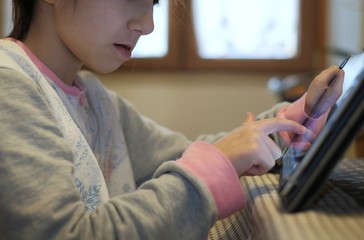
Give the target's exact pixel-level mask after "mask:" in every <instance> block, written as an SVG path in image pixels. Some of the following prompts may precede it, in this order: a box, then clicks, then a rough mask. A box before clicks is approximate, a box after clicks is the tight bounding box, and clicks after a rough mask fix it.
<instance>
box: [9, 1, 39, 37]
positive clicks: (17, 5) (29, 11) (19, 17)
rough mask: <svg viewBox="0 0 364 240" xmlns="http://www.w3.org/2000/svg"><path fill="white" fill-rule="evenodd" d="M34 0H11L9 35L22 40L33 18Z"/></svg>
mask: <svg viewBox="0 0 364 240" xmlns="http://www.w3.org/2000/svg"><path fill="white" fill-rule="evenodd" d="M35 3H36V0H13V25H14V27H13V30H12V31H11V33H10V35H9V37H12V38H15V39H18V40H24V38H25V37H26V35H27V34H28V31H29V27H30V24H31V22H32V20H33V15H34V8H35Z"/></svg>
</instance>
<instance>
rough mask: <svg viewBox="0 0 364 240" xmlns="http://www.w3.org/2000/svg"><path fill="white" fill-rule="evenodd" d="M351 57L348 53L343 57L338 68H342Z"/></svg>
mask: <svg viewBox="0 0 364 240" xmlns="http://www.w3.org/2000/svg"><path fill="white" fill-rule="evenodd" d="M350 58H351V55H350V54H349V55H348V56H347V57H346V58H345V59H344V61H343V62H342V63H341V65H340V67H339V68H340V69H343V68H344V67H345V65H346V64H347V63H348V61H349V59H350Z"/></svg>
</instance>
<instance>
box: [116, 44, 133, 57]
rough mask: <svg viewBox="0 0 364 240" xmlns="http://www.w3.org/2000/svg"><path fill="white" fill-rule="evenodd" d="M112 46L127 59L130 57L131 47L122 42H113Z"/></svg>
mask: <svg viewBox="0 0 364 240" xmlns="http://www.w3.org/2000/svg"><path fill="white" fill-rule="evenodd" d="M114 46H115V48H116V49H117V50H118V52H119V53H121V55H123V57H125V58H127V59H129V58H131V52H132V48H131V47H129V46H127V45H124V44H114Z"/></svg>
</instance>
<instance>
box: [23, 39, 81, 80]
mask: <svg viewBox="0 0 364 240" xmlns="http://www.w3.org/2000/svg"><path fill="white" fill-rule="evenodd" d="M23 43H24V44H25V45H26V46H27V47H28V48H29V49H30V51H31V52H32V53H33V54H34V55H35V56H36V57H37V58H38V59H39V60H40V61H41V62H43V63H44V64H45V65H46V66H47V67H48V68H49V69H50V70H51V71H53V72H54V73H55V74H56V75H57V77H58V78H59V79H60V80H61V81H62V82H64V83H65V84H67V85H73V83H74V81H75V78H76V75H77V72H78V71H79V70H80V69H81V66H82V65H81V63H80V62H78V61H76V60H73V59H74V58H73V56H69V54H68V53H67V51H60V50H59V47H58V48H57V47H55V46H52V44H51V43H50V41H43V42H42V41H32V40H31V38H27V39H25V40H24V41H23Z"/></svg>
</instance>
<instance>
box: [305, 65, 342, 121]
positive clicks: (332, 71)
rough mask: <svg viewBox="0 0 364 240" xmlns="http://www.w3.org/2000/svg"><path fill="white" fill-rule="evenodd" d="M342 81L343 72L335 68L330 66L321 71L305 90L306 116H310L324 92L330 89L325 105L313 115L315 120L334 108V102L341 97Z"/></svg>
mask: <svg viewBox="0 0 364 240" xmlns="http://www.w3.org/2000/svg"><path fill="white" fill-rule="evenodd" d="M343 79H344V71H342V70H341V69H339V68H338V67H337V66H331V67H329V68H327V69H326V70H324V71H322V72H321V73H320V74H319V75H317V76H316V77H315V78H314V80H313V81H312V82H311V84H310V86H309V88H308V90H307V95H306V102H305V113H306V115H307V116H311V114H312V110H313V108H314V106H315V104H316V103H317V101H318V100H319V99H320V97H321V96H322V95H323V94H324V92H325V91H326V90H328V89H330V90H329V92H328V93H329V94H328V96H329V97H328V99H327V101H326V102H325V104H324V105H323V106H322V108H321V109H320V111H319V112H318V113H317V114H315V118H318V117H319V116H321V115H322V114H323V113H325V112H327V111H328V110H329V109H330V108H331V107H332V106H334V105H335V103H336V101H337V100H338V99H339V97H340V96H341V93H342V87H343ZM331 82H332V88H329V85H330V84H331Z"/></svg>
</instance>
